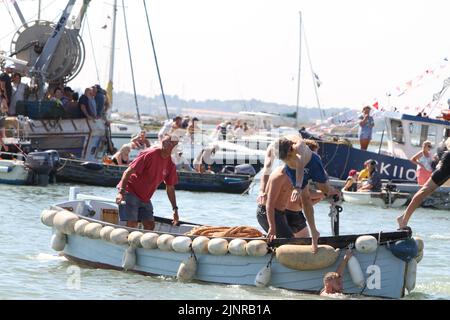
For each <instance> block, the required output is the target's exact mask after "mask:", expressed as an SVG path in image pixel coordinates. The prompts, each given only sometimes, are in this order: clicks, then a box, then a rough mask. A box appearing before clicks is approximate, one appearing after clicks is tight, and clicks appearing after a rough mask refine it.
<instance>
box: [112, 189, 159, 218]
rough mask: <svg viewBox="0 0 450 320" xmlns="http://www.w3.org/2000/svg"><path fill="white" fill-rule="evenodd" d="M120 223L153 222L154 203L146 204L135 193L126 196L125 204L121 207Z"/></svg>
mask: <svg viewBox="0 0 450 320" xmlns="http://www.w3.org/2000/svg"><path fill="white" fill-rule="evenodd" d="M119 217H120V221H148V220H150V221H153V220H154V218H153V205H152V202H151V201H149V202H144V201H142V200H141V199H139V198H138V197H137V196H136V195H135V194H133V193H126V194H125V204H120V205H119Z"/></svg>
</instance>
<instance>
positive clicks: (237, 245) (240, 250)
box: [228, 238, 247, 256]
mask: <svg viewBox="0 0 450 320" xmlns="http://www.w3.org/2000/svg"><path fill="white" fill-rule="evenodd" d="M246 247H247V241H245V240H244V239H239V238H236V239H233V240H231V241H230V243H229V244H228V251H230V253H231V254H233V255H235V256H245V255H247V251H246Z"/></svg>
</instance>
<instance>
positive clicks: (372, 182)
mask: <svg viewBox="0 0 450 320" xmlns="http://www.w3.org/2000/svg"><path fill="white" fill-rule="evenodd" d="M368 169H369V180H367V182H366V183H365V184H364V185H363V186H362V187H361V188H359V189H358V191H360V192H361V191H362V192H367V191H372V192H379V191H381V187H382V184H381V178H380V174H379V173H378V171H377V162H376V161H375V160H368Z"/></svg>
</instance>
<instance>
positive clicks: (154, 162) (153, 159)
mask: <svg viewBox="0 0 450 320" xmlns="http://www.w3.org/2000/svg"><path fill="white" fill-rule="evenodd" d="M177 144H178V139H177V138H176V137H174V136H170V135H165V136H164V137H163V139H162V141H161V146H157V147H153V148H149V149H147V150H145V151H143V152H141V153H140V154H139V156H138V157H137V158H136V159H135V160H134V161H133V162H132V163H131V164H130V165H129V167H128V169H127V170H125V172H124V173H123V175H122V179H121V180H120V182H119V184H118V185H117V188H118V189H119V193H118V194H117V197H116V203H117V204H118V205H119V215H120V220H122V221H127V226H128V227H131V228H136V227H137V223H138V221H139V220H140V221H142V223H143V225H144V228H145V229H147V230H153V228H154V227H155V221H154V218H153V206H152V202H151V201H150V199H151V197H152V195H153V193H154V192H155V190H156V189H157V188H158V186H159V185H160V184H161V183H162V182H163V181H164V183H165V184H166V191H167V197H168V198H169V201H170V203H171V204H172V208H173V224H174V225H176V224H177V223H178V220H179V217H178V207H177V201H176V197H175V185H176V184H177V182H178V176H177V171H176V167H175V164H174V163H173V162H172V157H171V153H172V150H173V148H174V147H175V146H176V145H177ZM123 202H124V203H123Z"/></svg>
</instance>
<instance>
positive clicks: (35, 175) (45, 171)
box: [0, 150, 59, 186]
mask: <svg viewBox="0 0 450 320" xmlns="http://www.w3.org/2000/svg"><path fill="white" fill-rule="evenodd" d="M58 162H59V155H58V153H57V152H56V151H54V150H52V151H46V152H32V153H29V154H28V155H26V156H24V155H22V154H16V153H9V152H0V183H3V184H12V185H40V186H46V185H47V184H48V183H49V180H50V176H51V175H52V174H53V173H54V171H55V170H56V168H57V166H58Z"/></svg>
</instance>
